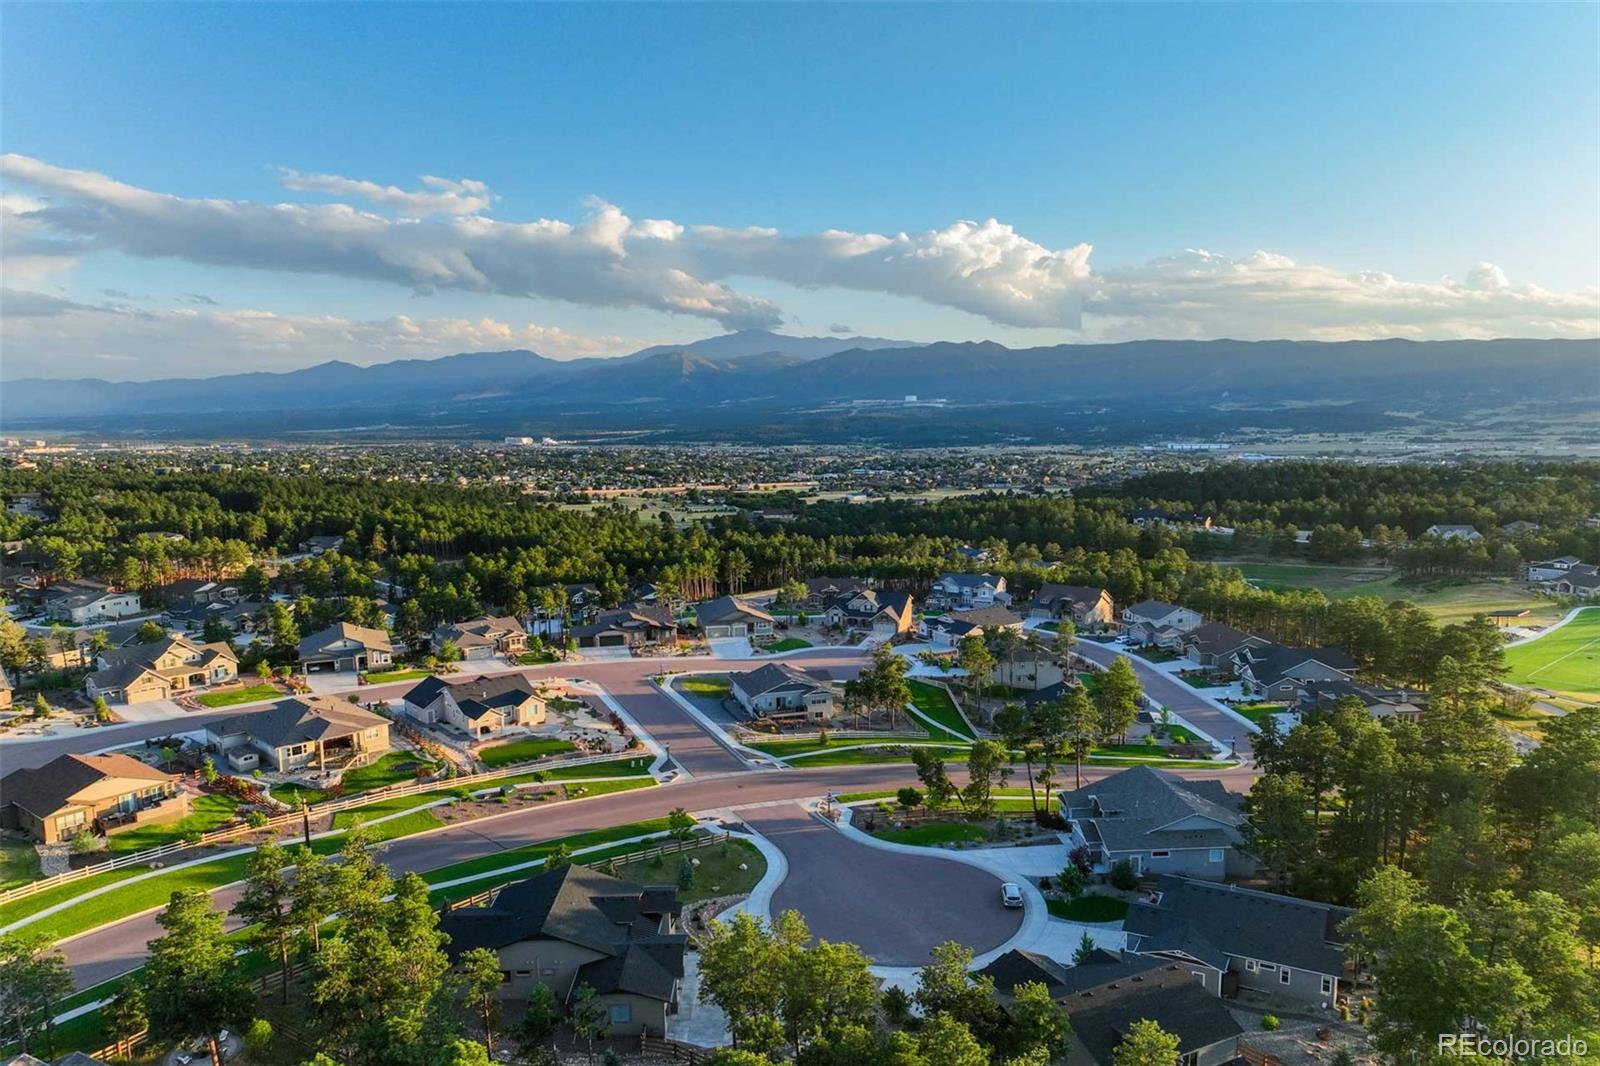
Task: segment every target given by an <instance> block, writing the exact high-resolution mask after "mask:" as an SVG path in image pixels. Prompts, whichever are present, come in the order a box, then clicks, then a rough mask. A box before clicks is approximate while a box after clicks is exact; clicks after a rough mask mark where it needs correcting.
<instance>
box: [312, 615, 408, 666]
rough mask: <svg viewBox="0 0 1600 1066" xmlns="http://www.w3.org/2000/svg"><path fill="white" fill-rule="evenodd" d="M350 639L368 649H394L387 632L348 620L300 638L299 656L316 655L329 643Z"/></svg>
mask: <svg viewBox="0 0 1600 1066" xmlns="http://www.w3.org/2000/svg"><path fill="white" fill-rule="evenodd" d="M346 640H352V641H355V642H356V643H357V644H360V645H361V646H362V647H363V648H366V649H367V650H369V651H372V650H376V651H394V645H393V644H392V643H391V642H390V640H389V634H388V633H386V632H384V631H383V630H381V629H369V628H368V627H366V626H358V625H351V624H350V623H349V622H335V623H334V624H333V625H331V626H329V627H328V628H327V629H320V630H318V631H317V632H315V633H313V634H311V635H310V636H309V637H302V638H301V639H300V656H301V657H302V658H304V657H305V656H307V655H310V656H316V655H319V654H321V653H322V651H323V649H325V648H327V647H328V646H330V645H333V644H338V643H340V642H341V641H346Z"/></svg>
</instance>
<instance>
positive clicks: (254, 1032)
mask: <svg viewBox="0 0 1600 1066" xmlns="http://www.w3.org/2000/svg"><path fill="white" fill-rule="evenodd" d="M244 1042H245V1046H247V1047H248V1048H250V1050H252V1051H265V1050H266V1049H267V1048H269V1047H271V1046H272V1023H271V1022H269V1021H267V1020H266V1019H265V1018H257V1019H256V1020H255V1021H253V1022H251V1023H250V1027H249V1028H248V1029H246V1030H245V1031H244Z"/></svg>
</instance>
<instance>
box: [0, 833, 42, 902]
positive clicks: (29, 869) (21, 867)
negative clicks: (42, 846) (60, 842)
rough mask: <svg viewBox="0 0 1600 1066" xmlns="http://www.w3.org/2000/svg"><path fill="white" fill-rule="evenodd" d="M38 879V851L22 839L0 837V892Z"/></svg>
mask: <svg viewBox="0 0 1600 1066" xmlns="http://www.w3.org/2000/svg"><path fill="white" fill-rule="evenodd" d="M37 880H39V853H38V852H37V851H35V850H34V849H33V845H32V844H29V843H27V842H26V841H22V840H3V839H0V892H3V891H5V890H6V889H8V888H16V887H17V886H18V885H26V884H28V883H29V882H31V881H37Z"/></svg>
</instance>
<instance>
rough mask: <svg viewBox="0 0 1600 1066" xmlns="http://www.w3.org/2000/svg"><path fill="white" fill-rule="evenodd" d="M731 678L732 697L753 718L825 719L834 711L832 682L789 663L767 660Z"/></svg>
mask: <svg viewBox="0 0 1600 1066" xmlns="http://www.w3.org/2000/svg"><path fill="white" fill-rule="evenodd" d="M729 681H731V682H732V684H733V698H734V699H736V700H738V701H739V706H741V707H743V708H744V709H745V711H746V713H748V714H749V715H750V717H752V718H782V719H791V720H792V719H804V720H805V721H809V722H826V721H827V720H828V719H830V718H832V717H833V715H834V702H833V686H832V685H830V684H828V683H827V682H826V681H820V680H818V679H817V678H814V677H812V676H811V675H810V674H808V673H806V672H805V671H804V670H800V669H797V668H795V667H793V666H790V665H789V664H788V663H767V664H766V665H765V666H762V667H758V668H757V669H755V670H750V671H748V672H746V673H742V674H733V675H731V676H730V677H729Z"/></svg>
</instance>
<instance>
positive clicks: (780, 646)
mask: <svg viewBox="0 0 1600 1066" xmlns="http://www.w3.org/2000/svg"><path fill="white" fill-rule="evenodd" d="M809 647H811V642H810V641H809V640H801V639H800V638H799V637H784V638H783V639H782V640H780V641H778V642H777V643H775V644H768V645H767V650H768V651H799V650H800V649H801V648H809Z"/></svg>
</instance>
